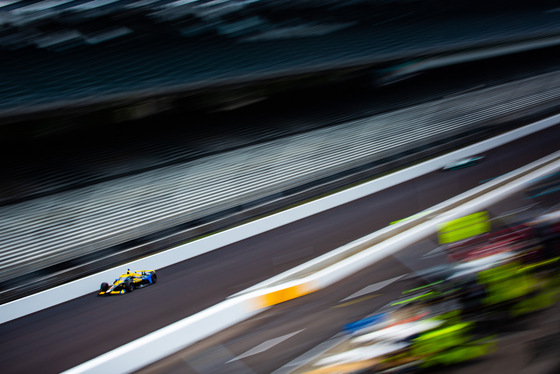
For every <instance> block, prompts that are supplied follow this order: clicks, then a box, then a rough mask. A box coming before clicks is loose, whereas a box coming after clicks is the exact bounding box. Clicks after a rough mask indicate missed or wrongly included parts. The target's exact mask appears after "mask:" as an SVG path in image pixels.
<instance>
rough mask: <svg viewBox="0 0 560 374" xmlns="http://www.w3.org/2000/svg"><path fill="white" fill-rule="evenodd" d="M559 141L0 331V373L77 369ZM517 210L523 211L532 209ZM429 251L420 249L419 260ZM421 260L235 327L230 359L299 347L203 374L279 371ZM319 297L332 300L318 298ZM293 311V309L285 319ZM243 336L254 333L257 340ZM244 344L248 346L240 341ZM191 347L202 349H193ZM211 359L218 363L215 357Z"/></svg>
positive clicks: (547, 136) (391, 193) (502, 154)
mask: <svg viewBox="0 0 560 374" xmlns="http://www.w3.org/2000/svg"><path fill="white" fill-rule="evenodd" d="M559 140H560V128H558V127H556V128H553V129H550V130H547V131H546V133H538V134H534V135H532V136H530V137H528V138H526V139H523V140H520V141H517V142H514V143H510V144H508V145H506V146H504V147H501V148H500V149H497V150H494V151H492V152H489V153H488V154H487V155H486V156H487V157H486V158H485V160H484V161H483V162H481V163H480V164H479V165H477V166H474V167H471V168H466V169H462V170H458V171H455V172H436V173H432V174H430V175H426V176H424V177H421V178H417V179H415V180H413V181H410V182H409V183H406V184H403V185H399V186H396V187H394V188H392V189H390V190H387V191H383V192H380V193H378V194H376V195H373V196H369V197H367V198H364V199H361V200H359V201H356V202H353V203H350V204H346V205H344V206H341V207H339V208H336V209H332V210H330V211H327V212H324V213H321V214H318V215H316V216H313V217H310V218H308V219H305V220H302V221H300V222H297V223H294V224H290V225H287V226H285V227H282V228H279V229H277V230H273V231H271V232H268V233H265V234H262V235H259V236H256V237H253V238H250V239H247V240H245V241H243V242H240V243H236V244H234V245H231V246H228V247H224V248H223V249H221V250H218V251H214V252H212V253H209V254H206V255H203V256H200V257H197V258H195V259H193V260H190V261H186V262H183V263H180V264H177V265H174V266H170V267H168V268H164V269H157V270H158V275H159V282H158V284H157V285H155V286H153V287H147V288H144V289H141V290H137V291H135V292H134V293H132V294H130V295H124V296H122V297H108V298H99V297H97V296H96V293H94V292H92V294H91V295H87V296H84V297H81V298H78V299H76V300H73V301H71V302H68V303H65V304H62V305H59V306H56V307H53V308H50V309H47V310H45V311H42V312H38V313H35V314H33V315H30V316H27V317H23V318H20V319H18V320H14V321H11V322H8V323H5V324H3V325H1V326H0V336H2V339H1V343H0V367H2V368H3V372H4V373H29V372H33V371H38V372H41V373H57V372H60V371H63V370H66V369H69V368H71V367H74V366H76V365H78V364H80V363H82V362H84V361H87V360H89V359H92V358H94V357H97V356H98V355H100V354H102V353H105V352H107V351H109V350H111V349H114V348H116V347H118V346H120V345H122V344H124V343H127V342H129V341H131V340H133V339H136V338H139V337H141V336H143V335H145V334H147V333H149V332H151V331H154V330H156V329H159V328H161V327H163V326H166V325H168V324H170V323H172V322H175V321H177V320H179V319H181V318H184V317H186V316H189V315H192V314H194V313H196V312H198V311H201V310H203V309H205V308H207V307H209V306H211V305H214V304H216V303H218V302H219V301H221V300H223V299H225V298H226V297H227V296H229V295H231V294H233V293H235V292H238V291H241V290H243V289H245V288H247V287H249V286H251V285H253V284H255V283H257V282H259V281H262V280H264V279H267V278H269V277H271V276H272V275H274V274H278V273H279V272H282V271H284V270H287V269H289V268H291V267H293V266H295V265H296V264H299V263H302V262H304V261H306V260H309V259H311V258H313V257H316V256H317V255H319V254H322V253H325V252H328V251H330V250H332V249H334V248H336V247H338V246H340V245H342V244H345V243H347V242H349V241H352V240H354V239H356V238H359V237H361V236H364V235H366V234H368V233H370V232H372V231H375V230H376V229H379V228H381V227H383V226H386V225H387V224H388V223H389V222H391V221H394V220H397V219H400V218H404V217H407V216H410V215H412V214H414V213H416V212H418V211H420V210H422V209H424V208H427V207H429V206H432V205H434V204H436V203H438V202H440V201H443V200H445V199H447V198H450V197H452V196H454V195H456V194H458V193H460V192H463V191H465V190H468V189H470V188H473V187H475V186H476V185H478V184H479V183H480V182H481V181H485V180H488V179H490V178H493V177H496V176H499V175H501V174H504V173H507V172H508V171H511V170H513V169H515V168H517V167H520V166H522V165H524V164H526V163H528V162H530V161H533V160H536V159H538V158H540V157H542V156H544V155H546V154H549V153H551V152H553V151H556V150H557V149H558V144H559ZM523 203H524V204H527V203H530V200H525V201H524V202H523ZM431 249H433V248H425V247H424V248H421V250H422V251H424V253H426V252H428V251H429V250H431ZM418 251H419V249H418V248H416V249H414V250H413V251H406V252H403V253H401V254H399V255H398V256H396V257H397V258H396V259H395V258H389V259H387V260H385V261H384V262H383V263H381V264H378V265H376V267H375V269H382V270H380V271H372V270H370V271H368V272H367V273H364V274H358V275H356V277H357V279H361V280H360V281H359V282H355V283H354V282H342V283H340V284H338V285H335V286H334V287H332V288H331V289H329V290H327V291H328V292H327V291H325V292H320V293H317V294H313V295H310V296H308V297H306V298H302V299H301V300H296V301H294V302H292V303H286V304H284V305H280V306H278V307H276V308H273V309H272V310H271V311H269V312H267V313H266V314H263V315H262V316H257V318H255V319H254V320H252V321H249V322H248V323H246V324H242V325H241V326H239V327H234V328H233V329H234V330H235V331H234V332H233V333H232V335H229V336H230V337H232V338H234V340H235V342H236V344H237V345H236V347H235V348H234V352H235V353H232V354H231V359H233V358H235V357H236V356H237V355H240V354H242V353H243V352H245V351H247V350H249V349H251V348H253V347H254V346H256V345H257V344H259V343H262V342H263V341H265V340H266V339H272V338H277V337H279V336H284V335H286V334H289V333H293V332H296V331H299V330H301V329H303V328H305V329H304V330H303V331H301V333H298V334H297V335H298V338H297V343H295V344H294V343H293V342H289V341H286V342H284V345H281V344H279V345H278V347H277V349H275V350H274V351H275V352H276V355H274V356H271V357H268V358H266V357H265V358H264V359H263V358H262V357H261V356H259V355H252V356H249V357H247V358H246V359H243V360H241V359H238V360H233V361H231V363H232V364H235V366H236V367H238V369H239V370H237V369H235V368H234V367H233V366H232V367H231V368H230V367H228V368H227V369H226V370H223V371H222V370H221V369H216V370H215V371H212V370H211V371H201V372H228V373H231V372H235V370H237V371H238V372H252V371H254V372H262V373H265V372H270V371H272V370H275V369H277V368H279V367H281V366H282V365H284V364H286V363H288V362H289V361H291V360H293V359H294V358H296V357H298V356H299V355H301V354H303V353H305V352H306V351H307V350H309V349H310V348H312V347H313V346H315V345H317V344H319V343H321V342H322V341H324V340H325V339H327V338H329V337H330V336H332V335H334V334H336V332H337V331H339V330H340V326H341V325H343V324H344V323H346V322H348V321H346V319H347V318H350V319H351V320H352V319H354V318H358V317H360V316H363V315H367V314H369V313H371V312H372V311H374V310H375V308H376V307H378V306H382V305H385V304H386V303H387V302H389V301H390V300H391V299H392V298H394V297H393V296H391V289H390V288H387V289H384V290H383V295H382V296H379V297H378V298H377V297H375V298H372V299H371V300H370V301H368V302H367V303H356V305H355V306H349V307H348V308H346V307H341V308H334V309H332V308H331V305H332V302H333V300H335V302H338V301H339V300H341V299H344V298H345V297H347V296H349V295H351V294H352V293H353V292H356V291H358V290H360V289H361V288H363V286H364V285H368V284H372V283H376V282H380V281H385V280H388V279H391V278H393V277H396V276H401V275H403V274H405V273H409V272H410V271H411V267H413V266H415V265H413V264H416V263H417V262H415V261H413V260H414V259H415V258H417V256H418ZM125 270H126V269H123V271H125ZM413 270H418V269H413ZM116 276H118V274H115V277H116ZM107 281H112V279H108V280H107ZM395 291H396V290H395ZM325 293H327V294H328V295H330V297H329V298H327V297H325ZM293 306H297V307H298V309H297V310H296V309H294V310H292V307H293ZM283 311H284V312H283ZM318 311H327V312H328V313H327V312H325V313H327V314H326V315H325V316H324V317H323V315H322V313H319V312H318ZM281 312H283V313H281ZM278 313H281V314H279V316H280V317H278V318H272V317H274V316H275V315H276V314H278ZM317 313H319V314H317ZM294 315H297V317H298V318H295V317H294ZM287 321H289V322H290V324H288V322H287ZM267 323H269V324H267ZM259 326H260V327H259ZM249 327H259V328H258V329H257V330H254V329H253V328H251V329H248V328H249ZM288 327H289V328H288ZM240 333H241V335H239V334H240ZM236 334H237V338H236ZM243 334H247V335H248V336H254V338H253V339H251V338H247V337H244V335H243ZM255 334H259V336H258V337H257V336H255ZM220 338H223V336H220ZM263 339H264V340H263ZM196 347H199V345H196V346H194V347H193V348H196ZM220 347H222V345H221V343H218V345H215V346H214V348H216V349H218V350H219V349H220ZM224 352H225V351H224ZM222 353H223V352H222ZM216 354H217V355H218V356H219V352H218V353H216ZM225 361H227V360H225ZM191 367H192V365H191ZM246 367H249V368H250V369H247V368H246ZM230 369H231V370H230ZM164 371H167V370H164ZM178 372H187V370H178ZM195 372H197V371H195Z"/></svg>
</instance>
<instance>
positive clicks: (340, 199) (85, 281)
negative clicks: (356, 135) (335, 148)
mask: <svg viewBox="0 0 560 374" xmlns="http://www.w3.org/2000/svg"><path fill="white" fill-rule="evenodd" d="M559 122H560V115H555V116H552V117H549V118H546V119H544V120H541V121H537V122H535V123H533V124H530V125H527V126H524V127H521V128H518V129H515V130H513V131H510V132H508V133H505V134H502V135H499V136H497V137H494V138H491V139H488V140H485V141H483V142H480V143H477V144H474V145H471V146H468V147H465V148H463V149H460V150H457V151H454V152H451V153H448V154H446V155H443V156H440V157H437V158H434V159H432V160H429V161H426V162H423V163H421V164H419V165H415V166H413V167H410V168H406V169H403V170H400V171H398V172H396V173H393V174H390V175H387V176H384V177H381V178H378V179H376V180H373V181H371V182H368V183H364V184H361V185H359V186H356V187H352V188H349V189H347V190H344V191H341V192H338V193H335V194H332V195H330V196H327V197H325V198H322V199H318V200H315V201H312V202H310V203H307V204H305V205H300V206H297V207H294V208H291V209H289V210H286V211H283V212H280V213H276V214H273V215H270V216H268V217H265V218H263V219H260V220H257V221H253V222H250V223H247V224H244V225H240V226H238V227H235V228H233V229H230V230H226V231H223V232H220V233H217V234H215V235H212V236H209V237H206V238H203V239H200V240H197V241H194V242H192V243H188V244H184V245H180V246H177V247H175V248H172V249H169V250H167V251H164V252H161V253H157V254H154V255H152V256H148V257H145V258H142V259H140V260H137V261H133V262H130V263H128V264H125V265H123V266H119V267H118V268H112V269H108V270H106V271H103V272H100V273H97V274H94V275H91V276H88V277H84V278H82V279H79V280H76V281H73V282H69V283H67V284H65V285H62V286H58V287H54V288H52V289H49V290H46V291H43V292H39V293H37V294H34V295H31V296H27V297H24V298H21V299H18V300H15V301H11V302H8V303H5V304H2V305H0V323H4V322H7V321H10V320H12V319H15V318H19V317H22V316H25V315H27V314H30V313H34V312H37V311H39V310H42V309H46V308H49V307H51V306H54V305H57V304H60V303H63V302H66V301H69V300H72V299H74V298H77V297H80V296H83V295H86V294H88V293H91V292H94V291H95V290H96V289H98V288H99V284H101V282H105V281H106V280H107V279H112V278H113V277H114V276H115V274H119V273H120V272H122V269H123V268H131V269H133V268H134V269H161V268H164V267H166V266H170V265H173V264H175V263H178V262H181V261H185V260H188V259H190V258H193V257H196V256H199V255H201V254H204V253H207V252H210V251H213V250H215V249H218V248H221V247H223V246H226V245H229V244H232V243H235V242H238V241H241V240H244V239H247V238H249V237H252V236H255V235H258V234H261V233H263V232H266V231H269V230H272V229H275V228H278V227H281V226H283V225H286V224H289V223H291V222H295V221H298V220H300V219H303V218H306V217H309V216H312V215H314V214H317V213H320V212H322V211H325V210H328V209H331V208H334V207H336V206H339V205H342V204H346V203H348V202H351V201H353V200H357V199H360V198H362V197H365V196H368V195H371V194H373V193H376V192H379V191H381V190H384V189H387V188H390V187H393V186H395V185H398V184H400V183H403V182H406V181H408V180H411V179H414V178H417V177H419V176H421V175H424V174H427V173H430V172H433V171H435V170H439V169H441V168H442V167H443V166H444V165H446V164H448V163H450V162H453V161H456V160H458V159H461V158H464V157H467V156H472V155H476V154H480V153H483V152H486V151H488V150H490V149H493V148H495V147H499V146H501V145H504V144H506V143H509V142H511V141H514V140H517V139H520V138H522V137H524V136H527V135H530V134H533V133H535V132H538V131H541V130H543V129H546V128H549V127H552V126H555V125H556V124H558V123H559ZM407 222H408V221H407ZM396 227H402V226H399V225H396Z"/></svg>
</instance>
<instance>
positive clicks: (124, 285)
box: [98, 269, 157, 296]
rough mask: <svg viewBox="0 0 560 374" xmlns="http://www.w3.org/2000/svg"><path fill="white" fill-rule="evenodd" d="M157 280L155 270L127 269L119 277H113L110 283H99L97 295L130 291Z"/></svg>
mask: <svg viewBox="0 0 560 374" xmlns="http://www.w3.org/2000/svg"><path fill="white" fill-rule="evenodd" d="M156 282H157V275H156V271H155V270H136V271H133V272H131V271H130V269H128V270H127V272H126V273H125V274H122V275H121V276H120V277H119V278H117V279H115V281H114V282H113V284H112V285H109V283H106V282H103V283H101V290H100V291H99V293H98V295H100V296H104V295H119V294H124V293H129V292H132V291H133V290H134V289H135V288H142V287H146V286H149V285H150V284H154V283H156Z"/></svg>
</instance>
